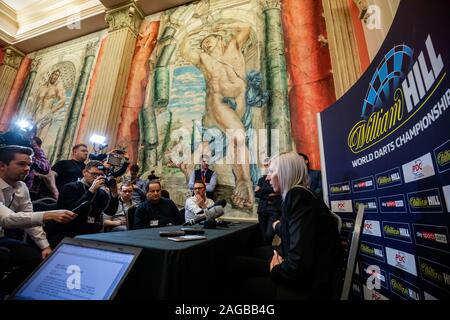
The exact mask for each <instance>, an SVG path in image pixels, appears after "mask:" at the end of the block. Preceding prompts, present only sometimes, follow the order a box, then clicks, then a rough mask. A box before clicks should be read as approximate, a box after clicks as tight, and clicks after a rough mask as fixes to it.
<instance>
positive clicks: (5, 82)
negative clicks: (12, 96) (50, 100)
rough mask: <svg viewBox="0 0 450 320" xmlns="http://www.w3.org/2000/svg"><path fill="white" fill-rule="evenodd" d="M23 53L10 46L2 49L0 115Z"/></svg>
mask: <svg viewBox="0 0 450 320" xmlns="http://www.w3.org/2000/svg"><path fill="white" fill-rule="evenodd" d="M24 56H25V54H24V53H22V52H21V51H19V50H17V49H16V48H14V47H12V46H7V47H5V48H4V57H3V64H2V65H1V66H0V114H1V113H2V112H3V108H4V107H5V103H6V100H7V99H8V96H9V92H10V91H11V87H12V85H13V83H14V79H15V78H16V75H17V70H18V69H19V66H20V63H21V62H22V59H23V57H24Z"/></svg>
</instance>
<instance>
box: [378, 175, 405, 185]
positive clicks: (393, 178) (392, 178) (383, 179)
mask: <svg viewBox="0 0 450 320" xmlns="http://www.w3.org/2000/svg"><path fill="white" fill-rule="evenodd" d="M399 180H400V174H399V173H398V172H396V173H393V174H390V175H385V176H379V177H378V178H377V183H378V185H379V186H384V185H387V184H391V183H393V182H397V181H399Z"/></svg>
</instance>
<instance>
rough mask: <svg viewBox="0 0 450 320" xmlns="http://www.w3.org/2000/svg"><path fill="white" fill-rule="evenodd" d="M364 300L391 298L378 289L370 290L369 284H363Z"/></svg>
mask: <svg viewBox="0 0 450 320" xmlns="http://www.w3.org/2000/svg"><path fill="white" fill-rule="evenodd" d="M363 293H364V300H377V301H378V300H389V299H388V298H387V297H385V296H383V295H382V294H381V293H379V292H378V291H376V290H370V289H369V288H367V286H365V285H363Z"/></svg>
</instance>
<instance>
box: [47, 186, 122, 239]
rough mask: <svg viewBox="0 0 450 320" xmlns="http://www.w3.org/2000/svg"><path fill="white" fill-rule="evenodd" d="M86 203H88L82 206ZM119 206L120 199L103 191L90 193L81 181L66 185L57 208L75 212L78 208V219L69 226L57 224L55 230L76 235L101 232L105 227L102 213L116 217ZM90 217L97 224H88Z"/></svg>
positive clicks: (68, 224)
mask: <svg viewBox="0 0 450 320" xmlns="http://www.w3.org/2000/svg"><path fill="white" fill-rule="evenodd" d="M86 201H88V203H86V204H85V205H82V204H83V203H84V202H86ZM80 205H81V207H80ZM118 206H119V198H118V197H110V195H109V194H108V193H107V192H106V191H105V190H103V189H99V190H97V192H96V193H92V192H90V191H89V187H88V186H86V185H84V184H83V183H82V182H81V181H77V182H72V183H68V184H66V185H64V187H63V188H62V190H61V192H60V194H59V198H58V203H57V208H58V209H67V210H73V209H75V208H77V207H78V210H76V213H77V214H78V217H76V218H75V219H74V220H73V221H71V222H69V223H67V224H57V225H55V226H54V229H56V230H57V231H68V232H69V231H70V232H73V233H74V234H76V235H78V234H87V233H96V232H100V231H101V230H102V227H103V221H102V213H103V212H104V213H106V214H107V215H114V214H115V213H116V212H117V208H118ZM88 217H92V218H94V220H95V222H94V223H88Z"/></svg>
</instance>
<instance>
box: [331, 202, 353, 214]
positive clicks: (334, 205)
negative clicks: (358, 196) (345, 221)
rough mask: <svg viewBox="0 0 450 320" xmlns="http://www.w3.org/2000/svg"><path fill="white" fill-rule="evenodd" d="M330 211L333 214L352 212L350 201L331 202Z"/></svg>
mask: <svg viewBox="0 0 450 320" xmlns="http://www.w3.org/2000/svg"><path fill="white" fill-rule="evenodd" d="M331 211H333V212H350V213H351V212H352V211H353V206H352V200H332V201H331Z"/></svg>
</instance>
